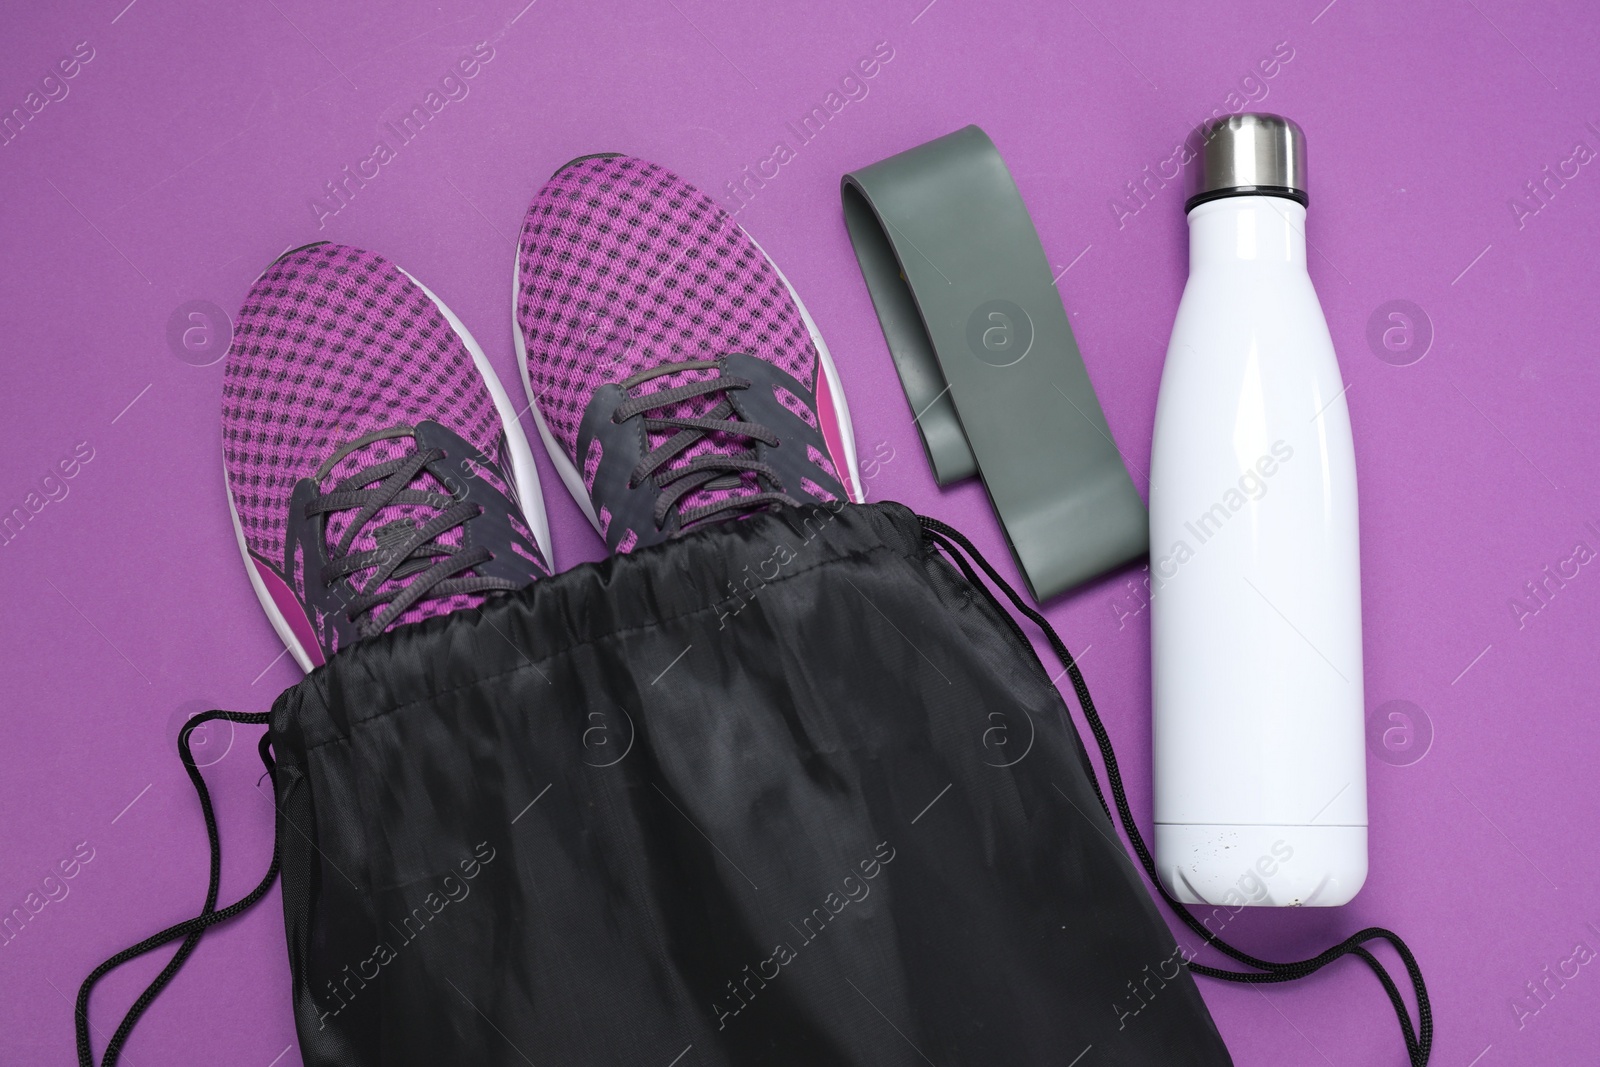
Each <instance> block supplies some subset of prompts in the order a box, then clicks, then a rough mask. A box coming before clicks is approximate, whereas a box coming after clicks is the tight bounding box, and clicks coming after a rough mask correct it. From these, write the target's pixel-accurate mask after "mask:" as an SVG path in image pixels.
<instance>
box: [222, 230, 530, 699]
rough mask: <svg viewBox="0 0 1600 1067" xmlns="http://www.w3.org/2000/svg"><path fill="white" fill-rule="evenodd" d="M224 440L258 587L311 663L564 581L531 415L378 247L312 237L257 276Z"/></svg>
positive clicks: (237, 332)
mask: <svg viewBox="0 0 1600 1067" xmlns="http://www.w3.org/2000/svg"><path fill="white" fill-rule="evenodd" d="M222 442H223V455H224V469H225V473H226V476H227V485H228V502H229V505H230V508H231V510H232V513H233V523H234V531H235V533H236V534H237V535H238V540H239V548H240V550H241V551H242V552H243V553H244V556H245V565H246V568H247V569H248V570H249V573H250V583H251V585H253V586H254V587H255V590H256V596H257V597H258V598H259V599H260V600H261V605H262V607H264V608H265V609H266V612H267V615H268V617H269V618H270V619H271V620H272V624H273V627H274V628H275V629H276V630H277V631H278V635H279V636H280V637H281V638H283V642H284V644H286V645H287V646H288V647H289V651H290V652H292V653H293V654H294V658H295V659H296V660H297V661H298V662H299V664H300V666H301V667H302V668H304V669H305V670H308V671H309V670H311V669H312V668H313V667H315V666H317V665H318V664H321V663H323V662H325V661H326V660H327V658H328V657H329V656H331V655H333V654H334V653H335V652H337V651H338V650H339V649H340V648H343V647H345V646H347V645H349V644H350V643H351V642H353V641H355V640H358V639H360V638H364V637H370V636H372V635H374V634H379V633H383V632H384V631H387V630H390V629H393V628H394V627H396V626H402V625H405V624H407V623H413V622H419V621H421V620H423V619H427V618H431V617H433V616H435V615H444V614H446V613H448V612H452V611H460V610H462V609H464V608H474V607H477V606H478V605H480V604H482V603H483V601H484V599H485V598H486V597H488V596H490V595H492V594H494V593H497V592H506V591H511V590H515V589H520V588H522V587H523V586H525V585H527V584H529V583H530V582H532V581H534V580H535V579H536V578H539V577H541V576H544V575H547V574H549V573H550V565H549V560H550V533H549V528H548V525H547V523H546V520H545V515H544V501H543V498H542V497H541V496H540V493H539V476H538V473H537V471H536V470H535V468H534V464H533V456H532V454H531V453H530V452H529V450H528V442H527V439H526V438H525V437H524V435H523V433H522V428H521V427H520V425H519V424H518V422H517V415H516V409H515V408H513V407H512V406H511V401H510V400H509V399H508V398H507V396H506V393H505V390H504V389H502V388H501V386H500V383H499V381H498V380H496V378H495V375H494V371H493V370H492V369H491V368H490V366H489V363H488V360H487V359H486V358H485V357H484V354H483V350H482V349H480V348H479V347H478V344H477V342H476V341H474V340H473V339H472V335H471V334H470V333H468V332H467V328H466V327H465V326H463V325H462V324H461V322H460V320H459V319H457V318H456V317H455V315H453V314H451V312H450V309H449V308H447V307H445V306H444V304H443V303H442V302H440V300H439V298H438V297H436V296H434V295H433V293H431V292H429V291H428V290H427V289H426V288H424V287H423V285H422V284H421V283H420V282H418V281H417V280H416V279H414V278H412V277H411V276H410V275H409V274H407V273H406V272H405V271H403V270H401V269H400V268H398V267H396V266H395V265H394V264H392V263H390V262H389V261H388V260H386V259H384V258H383V257H381V256H378V255H374V254H373V253H371V252H363V251H361V250H360V249H355V248H346V247H343V246H341V245H335V244H328V243H326V242H322V243H318V244H313V245H307V246H305V247H304V248H297V249H294V250H293V251H290V252H286V253H284V254H283V255H282V256H280V257H278V259H277V260H276V261H275V262H274V263H273V264H272V265H271V266H270V267H268V268H267V270H266V272H265V273H263V274H262V275H261V277H260V278H258V279H256V282H255V284H254V285H252V286H251V288H250V293H249V295H248V296H246V297H245V302H244V307H243V308H241V309H240V312H239V316H238V322H237V324H236V326H235V329H234V338H233V346H232V347H231V348H230V349H229V350H228V360H227V364H226V367H225V369H224V373H223V386H222Z"/></svg>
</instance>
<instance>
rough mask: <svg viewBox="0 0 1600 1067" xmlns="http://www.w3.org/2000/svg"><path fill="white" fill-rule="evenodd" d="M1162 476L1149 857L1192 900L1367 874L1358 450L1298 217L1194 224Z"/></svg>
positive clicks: (1291, 889) (1329, 898)
mask: <svg viewBox="0 0 1600 1067" xmlns="http://www.w3.org/2000/svg"><path fill="white" fill-rule="evenodd" d="M1189 239H1190V266H1189V281H1188V284H1187V285H1186V286H1185V288H1184V293H1183V299H1182V302H1181V303H1180V305H1179V308H1178V315H1177V320H1176V322H1175V323H1174V325H1173V330H1172V341H1171V344H1170V345H1169V347H1168V349H1167V361H1166V367H1165V369H1164V371H1163V373H1162V378H1161V393H1160V400H1159V403H1158V405H1157V410H1156V424H1155V443H1154V448H1153V450H1152V458H1151V471H1150V483H1151V485H1150V558H1151V568H1150V569H1151V585H1152V589H1153V592H1152V596H1151V629H1152V632H1151V644H1152V657H1153V701H1154V723H1153V739H1154V749H1155V751H1154V771H1155V781H1154V793H1155V822H1156V826H1155V855H1156V863H1157V866H1158V869H1159V871H1160V874H1161V878H1162V881H1163V883H1164V884H1165V885H1166V887H1167V889H1168V890H1169V891H1170V892H1171V893H1172V894H1173V895H1174V896H1176V897H1177V898H1178V899H1180V900H1183V901H1185V902H1188V903H1209V904H1227V905H1235V906H1236V905H1240V904H1256V905H1268V906H1301V905H1321V906H1332V905H1337V904H1343V903H1346V902H1347V901H1349V900H1350V899H1351V898H1352V897H1353V896H1355V894H1356V891H1357V890H1359V889H1360V888H1361V885H1362V883H1363V882H1364V881H1365V879H1366V874H1367V788H1366V753H1365V748H1364V727H1363V721H1364V707H1365V701H1364V696H1363V686H1362V664H1361V587H1360V555H1359V546H1358V533H1357V512H1356V476H1355V453H1354V448H1353V445H1352V442H1351V437H1350V414H1349V409H1348V407H1347V406H1346V404H1345V399H1344V395H1343V394H1344V388H1345V386H1344V383H1343V380H1342V376H1341V374H1340V371H1339V366H1338V362H1337V360H1336V359H1335V356H1334V351H1333V341H1332V338H1331V337H1330V336H1329V334H1328V326H1327V322H1326V320H1325V319H1324V318H1323V315H1322V308H1321V305H1320V304H1319V303H1318V301H1317V296H1316V292H1315V291H1314V290H1313V288H1312V286H1311V279H1310V277H1309V276H1308V275H1307V273H1306V253H1305V247H1306V246H1305V208H1304V207H1303V206H1301V205H1300V204H1298V203H1295V202H1294V201H1292V200H1289V199H1286V198H1282V197H1268V196H1237V197H1226V198H1223V199H1220V200H1213V201H1210V202H1209V203H1205V204H1201V205H1199V206H1197V207H1196V208H1195V209H1194V210H1193V211H1191V212H1190V213H1189Z"/></svg>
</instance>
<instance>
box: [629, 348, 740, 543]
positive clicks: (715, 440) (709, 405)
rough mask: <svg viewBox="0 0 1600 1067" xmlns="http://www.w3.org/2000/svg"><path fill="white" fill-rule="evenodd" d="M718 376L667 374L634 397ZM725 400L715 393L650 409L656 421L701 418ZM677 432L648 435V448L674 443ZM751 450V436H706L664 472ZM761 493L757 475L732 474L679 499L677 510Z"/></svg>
mask: <svg viewBox="0 0 1600 1067" xmlns="http://www.w3.org/2000/svg"><path fill="white" fill-rule="evenodd" d="M716 376H717V372H716V371H714V370H686V371H680V372H678V373H676V374H669V375H664V376H662V377H660V378H656V379H654V380H653V381H649V382H646V383H644V384H643V385H641V386H640V387H639V388H637V389H635V390H634V391H633V394H632V395H634V396H636V397H643V396H648V395H649V394H650V393H659V392H665V391H666V390H668V389H672V388H674V387H676V386H680V385H688V384H690V383H691V382H703V381H707V380H709V379H711V378H715V377H716ZM723 399H724V395H723V394H722V393H712V394H710V395H708V396H696V397H690V398H689V399H688V400H680V401H678V402H677V403H676V404H667V405H665V406H664V407H659V408H651V409H650V410H649V412H648V414H649V415H650V416H651V417H653V418H663V419H672V418H679V419H684V418H701V417H704V416H706V415H709V414H710V413H711V410H712V409H713V408H715V407H716V406H717V405H718V404H720V403H722V401H723ZM677 432H678V431H676V430H657V431H654V432H652V433H649V434H647V435H646V442H645V443H646V446H647V448H648V449H651V450H653V449H656V448H658V447H660V446H661V445H662V444H664V443H666V442H667V441H669V440H671V439H672V437H673V436H674V435H675V434H676V433H677ZM750 447H751V445H750V439H749V438H748V437H742V436H739V435H738V434H726V433H713V434H706V435H705V436H704V437H701V438H700V440H698V441H696V442H695V443H694V444H692V445H690V446H689V447H688V448H686V449H684V450H683V451H682V452H680V453H678V455H677V456H675V457H673V460H672V462H671V463H669V464H667V466H666V467H665V468H664V469H665V470H668V471H672V470H678V469H680V468H682V467H684V466H686V465H688V464H689V462H690V461H692V460H693V459H695V457H697V456H707V455H724V456H737V455H741V454H743V453H746V452H748V451H749V450H750ZM760 491H761V487H760V485H759V484H757V482H756V476H755V475H754V474H752V473H750V472H749V471H743V472H730V473H728V474H725V475H722V476H721V477H718V478H714V479H712V480H711V481H710V482H707V483H706V484H705V485H702V486H700V487H699V488H698V489H696V490H695V491H694V492H692V493H689V494H688V495H687V496H685V497H683V498H682V499H680V500H679V501H678V504H677V510H678V512H679V514H682V513H683V512H686V511H692V510H694V509H695V508H699V507H704V506H705V505H707V504H715V503H719V502H721V501H723V500H727V499H729V498H731V497H739V496H754V495H755V494H756V493H759V492H760Z"/></svg>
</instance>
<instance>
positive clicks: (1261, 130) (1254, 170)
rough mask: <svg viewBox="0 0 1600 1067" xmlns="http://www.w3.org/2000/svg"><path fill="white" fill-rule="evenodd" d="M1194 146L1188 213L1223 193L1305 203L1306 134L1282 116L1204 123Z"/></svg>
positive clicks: (1240, 117) (1257, 115)
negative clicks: (1283, 198)
mask: <svg viewBox="0 0 1600 1067" xmlns="http://www.w3.org/2000/svg"><path fill="white" fill-rule="evenodd" d="M1191 145H1192V147H1193V148H1194V149H1195V154H1196V156H1197V157H1198V158H1196V159H1195V161H1194V164H1193V165H1192V166H1191V167H1190V168H1189V174H1190V179H1189V182H1190V184H1189V197H1188V200H1187V201H1186V202H1185V204H1184V210H1185V211H1192V210H1193V209H1194V208H1195V207H1196V206H1197V205H1199V204H1203V203H1205V202H1206V201H1208V200H1216V199H1219V198H1221V197H1224V196H1251V195H1255V196H1283V197H1288V198H1289V199H1290V200H1297V201H1299V202H1300V203H1302V204H1304V203H1305V202H1306V135H1305V131H1304V130H1302V129H1301V128H1300V127H1299V125H1297V124H1296V123H1295V122H1294V121H1292V120H1290V119H1286V118H1284V117H1283V116H1282V115H1267V114H1260V113H1253V112H1246V113H1245V114H1242V115H1226V116H1223V117H1222V118H1217V119H1210V120H1209V121H1206V122H1203V123H1201V124H1200V126H1199V128H1198V129H1196V130H1195V131H1194V139H1193V140H1192V141H1191Z"/></svg>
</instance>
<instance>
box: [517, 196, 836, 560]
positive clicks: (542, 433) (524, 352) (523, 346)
mask: <svg viewBox="0 0 1600 1067" xmlns="http://www.w3.org/2000/svg"><path fill="white" fill-rule="evenodd" d="M734 225H736V226H737V225H738V223H735V224H734ZM740 232H741V233H744V234H745V236H746V237H750V235H749V233H747V232H745V231H744V229H743V227H740ZM519 238H520V232H519ZM750 243H751V244H753V245H755V246H756V250H757V251H759V252H760V253H761V255H762V256H763V257H764V258H765V259H766V261H767V263H768V264H769V265H770V266H771V267H772V269H773V271H774V272H775V273H776V274H777V275H778V279H779V280H780V281H782V282H783V287H784V288H785V289H787V290H788V291H789V296H790V298H791V299H792V300H794V303H795V307H797V308H799V309H800V318H801V319H802V320H804V322H805V324H806V332H807V333H809V334H810V335H811V343H812V345H814V346H815V347H816V350H817V355H818V357H819V358H820V359H821V363H822V373H823V374H824V375H825V376H826V377H827V379H828V391H829V393H830V394H831V396H832V399H833V408H834V413H835V415H836V416H837V418H838V422H839V436H840V439H841V441H842V442H843V444H844V461H845V465H846V468H847V469H846V471H845V472H844V474H845V476H846V479H847V482H846V485H845V491H846V492H847V493H848V494H849V495H850V498H851V500H852V501H853V502H855V503H860V502H862V501H863V500H865V499H866V494H865V493H863V492H862V491H861V472H860V471H859V470H858V469H857V467H856V437H855V428H854V426H853V425H852V423H851V421H850V405H849V403H848V402H847V401H846V400H845V396H844V383H843V382H841V381H840V380H839V368H838V367H836V366H834V362H833V353H831V352H829V351H828V343H827V342H826V341H824V340H823V339H822V332H821V331H820V330H818V329H817V324H816V321H815V320H814V319H812V317H811V312H809V311H807V310H806V305H805V301H803V300H801V299H800V294H799V293H797V292H795V289H794V286H792V285H790V284H789V279H788V278H787V277H785V276H784V273H783V271H782V269H780V268H779V266H778V264H777V263H776V262H774V261H773V259H772V257H771V256H769V255H767V250H766V249H764V248H762V247H761V245H760V244H759V243H758V242H757V241H756V239H755V238H754V237H750ZM521 299H522V246H521V242H520V239H519V242H518V245H517V253H516V258H515V259H514V260H513V262H512V265H511V337H512V340H513V341H514V342H515V343H516V347H517V369H518V371H519V372H520V373H521V375H522V388H523V390H524V391H525V392H526V393H527V394H528V410H529V411H531V412H532V413H533V423H534V426H535V427H537V428H538V430H539V439H540V440H541V441H543V442H544V448H545V451H546V452H548V453H549V454H550V462H551V463H553V464H554V465H555V468H556V473H557V474H559V475H560V476H561V484H563V485H565V486H566V487H567V492H568V493H570V494H571V495H572V499H573V500H575V501H577V504H578V507H579V508H580V509H581V510H582V511H583V514H584V517H585V518H587V519H588V520H589V525H591V526H593V527H594V530H595V533H598V534H600V536H602V537H604V536H605V533H604V531H602V530H601V529H600V519H599V516H597V515H596V514H595V511H594V503H593V502H592V501H591V500H590V499H589V490H588V489H587V488H585V486H584V484H583V474H582V473H581V472H580V471H579V470H578V468H577V465H576V464H574V463H573V461H572V458H571V457H570V456H568V455H567V450H566V449H565V448H564V447H562V445H561V443H560V442H558V441H557V440H556V439H555V437H554V436H553V435H552V434H551V433H550V427H549V425H548V424H546V422H545V421H544V413H543V412H541V411H540V410H539V398H538V396H536V395H535V394H534V391H533V381H532V379H531V378H530V377H529V374H528V346H527V342H526V341H525V340H524V338H523V336H522V323H521V321H520V320H519V319H518V317H517V306H518V304H519V303H520V301H521Z"/></svg>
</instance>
